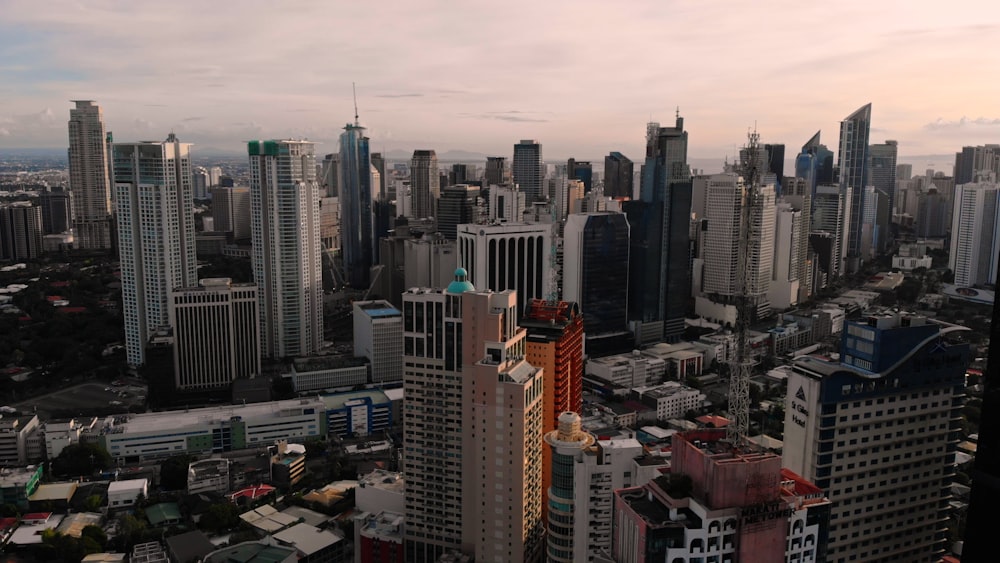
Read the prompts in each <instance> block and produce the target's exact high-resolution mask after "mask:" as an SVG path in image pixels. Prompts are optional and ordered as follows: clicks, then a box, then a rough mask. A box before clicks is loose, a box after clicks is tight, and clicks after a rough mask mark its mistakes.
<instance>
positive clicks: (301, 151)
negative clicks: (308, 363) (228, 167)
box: [248, 140, 323, 358]
mask: <svg viewBox="0 0 1000 563" xmlns="http://www.w3.org/2000/svg"><path fill="white" fill-rule="evenodd" d="M248 149H249V152H250V210H251V211H250V212H251V232H252V241H253V272H254V280H255V281H256V282H257V287H259V288H260V302H261V307H260V317H261V318H260V320H261V341H262V343H263V355H264V357H269V358H284V357H288V356H308V355H310V354H313V353H315V352H316V351H317V350H319V348H320V346H321V344H322V342H323V274H322V262H321V254H320V217H319V184H318V183H317V182H316V162H315V160H316V155H315V147H314V145H313V143H311V142H309V141H295V140H273V141H251V142H250V143H249V145H248Z"/></svg>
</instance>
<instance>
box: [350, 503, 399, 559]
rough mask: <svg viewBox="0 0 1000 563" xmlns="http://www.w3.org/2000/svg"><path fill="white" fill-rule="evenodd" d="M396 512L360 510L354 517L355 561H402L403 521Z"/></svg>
mask: <svg viewBox="0 0 1000 563" xmlns="http://www.w3.org/2000/svg"><path fill="white" fill-rule="evenodd" d="M404 518H405V517H404V516H403V515H402V514H401V513H398V512H390V511H388V510H382V511H379V512H362V513H361V514H358V515H357V516H355V517H354V562H355V563H403V562H404V561H405V559H403V525H404V524H403V521H404Z"/></svg>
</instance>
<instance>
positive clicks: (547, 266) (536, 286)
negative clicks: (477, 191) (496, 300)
mask: <svg viewBox="0 0 1000 563" xmlns="http://www.w3.org/2000/svg"><path fill="white" fill-rule="evenodd" d="M554 258H555V257H554V256H553V248H552V225H548V224H544V223H542V224H526V223H503V224H498V225H459V226H458V263H459V264H462V265H464V266H465V268H466V269H467V270H468V271H469V280H470V281H471V282H472V283H473V284H474V285H475V286H476V287H478V288H481V289H489V290H491V291H497V292H499V291H504V290H507V289H513V290H514V291H516V292H517V300H518V301H517V310H516V315H517V318H520V315H521V313H523V312H524V307H525V305H526V304H527V303H528V301H529V300H530V299H550V298H552V297H553V294H552V292H553V290H554V285H553V279H552V276H551V274H552V273H553V272H554V268H553V259H554Z"/></svg>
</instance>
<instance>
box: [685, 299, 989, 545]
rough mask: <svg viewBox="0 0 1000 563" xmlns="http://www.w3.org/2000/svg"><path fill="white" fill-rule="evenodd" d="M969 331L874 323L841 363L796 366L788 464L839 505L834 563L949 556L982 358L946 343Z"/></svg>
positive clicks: (849, 331)
mask: <svg viewBox="0 0 1000 563" xmlns="http://www.w3.org/2000/svg"><path fill="white" fill-rule="evenodd" d="M961 330H968V329H965V328H963V327H957V326H953V325H949V326H945V325H939V324H936V323H932V322H929V321H928V320H927V319H925V318H923V317H919V316H913V315H907V314H905V313H904V314H900V313H897V312H890V313H883V314H872V315H869V316H868V317H867V318H865V319H862V320H860V321H846V322H845V323H844V331H843V341H842V342H843V343H842V353H841V359H842V361H841V362H840V363H835V362H830V361H826V360H822V359H819V358H814V357H802V358H799V359H797V360H796V361H795V362H794V363H793V364H792V369H791V372H790V373H789V375H788V395H787V397H786V400H785V413H786V414H785V434H784V447H783V449H782V461H783V462H784V466H785V467H787V468H789V469H791V470H792V471H795V472H796V473H799V474H800V475H803V476H805V477H806V478H809V479H812V480H813V481H814V482H815V483H816V485H817V486H818V487H819V488H820V489H823V490H824V491H825V492H826V495H827V496H828V497H829V499H830V501H831V502H832V503H833V508H832V514H831V518H830V545H829V553H828V556H827V560H828V561H847V560H854V559H857V560H859V561H886V562H888V561H927V562H934V561H939V560H940V558H941V556H942V555H943V554H944V548H945V547H946V545H945V543H946V541H947V534H946V525H947V520H948V519H947V514H948V510H949V509H948V502H949V500H950V499H951V492H950V487H951V482H952V475H953V474H954V463H955V457H954V452H955V445H956V444H957V443H958V439H959V433H958V432H957V431H956V427H955V426H954V421H955V420H957V419H958V418H959V417H960V416H961V413H960V411H961V408H962V405H963V401H962V395H963V392H964V386H965V384H964V381H965V369H966V367H967V366H968V362H969V359H970V352H969V345H968V343H955V342H949V340H948V338H946V335H947V334H949V333H952V332H955V331H961ZM674 455H675V456H676V453H675V454H674Z"/></svg>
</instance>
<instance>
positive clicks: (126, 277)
mask: <svg viewBox="0 0 1000 563" xmlns="http://www.w3.org/2000/svg"><path fill="white" fill-rule="evenodd" d="M190 151H191V145H189V144H187V143H181V142H180V141H178V140H177V138H176V137H175V136H174V135H173V134H170V136H169V137H167V140H166V141H163V142H141V143H115V144H113V145H112V162H113V165H114V178H115V193H116V197H115V205H116V207H117V215H118V248H119V254H120V258H121V271H122V302H123V313H124V317H125V352H126V356H127V358H128V363H129V364H130V365H133V366H140V365H143V364H144V363H145V347H146V344H147V342H148V340H149V337H150V336H151V335H152V334H153V333H154V332H155V331H156V330H158V329H161V328H165V327H168V326H170V312H169V298H170V295H169V294H170V291H171V290H173V289H176V288H182V287H192V286H194V285H195V283H196V282H197V279H198V274H197V258H196V256H195V235H194V193H193V190H192V187H191V154H190Z"/></svg>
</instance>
